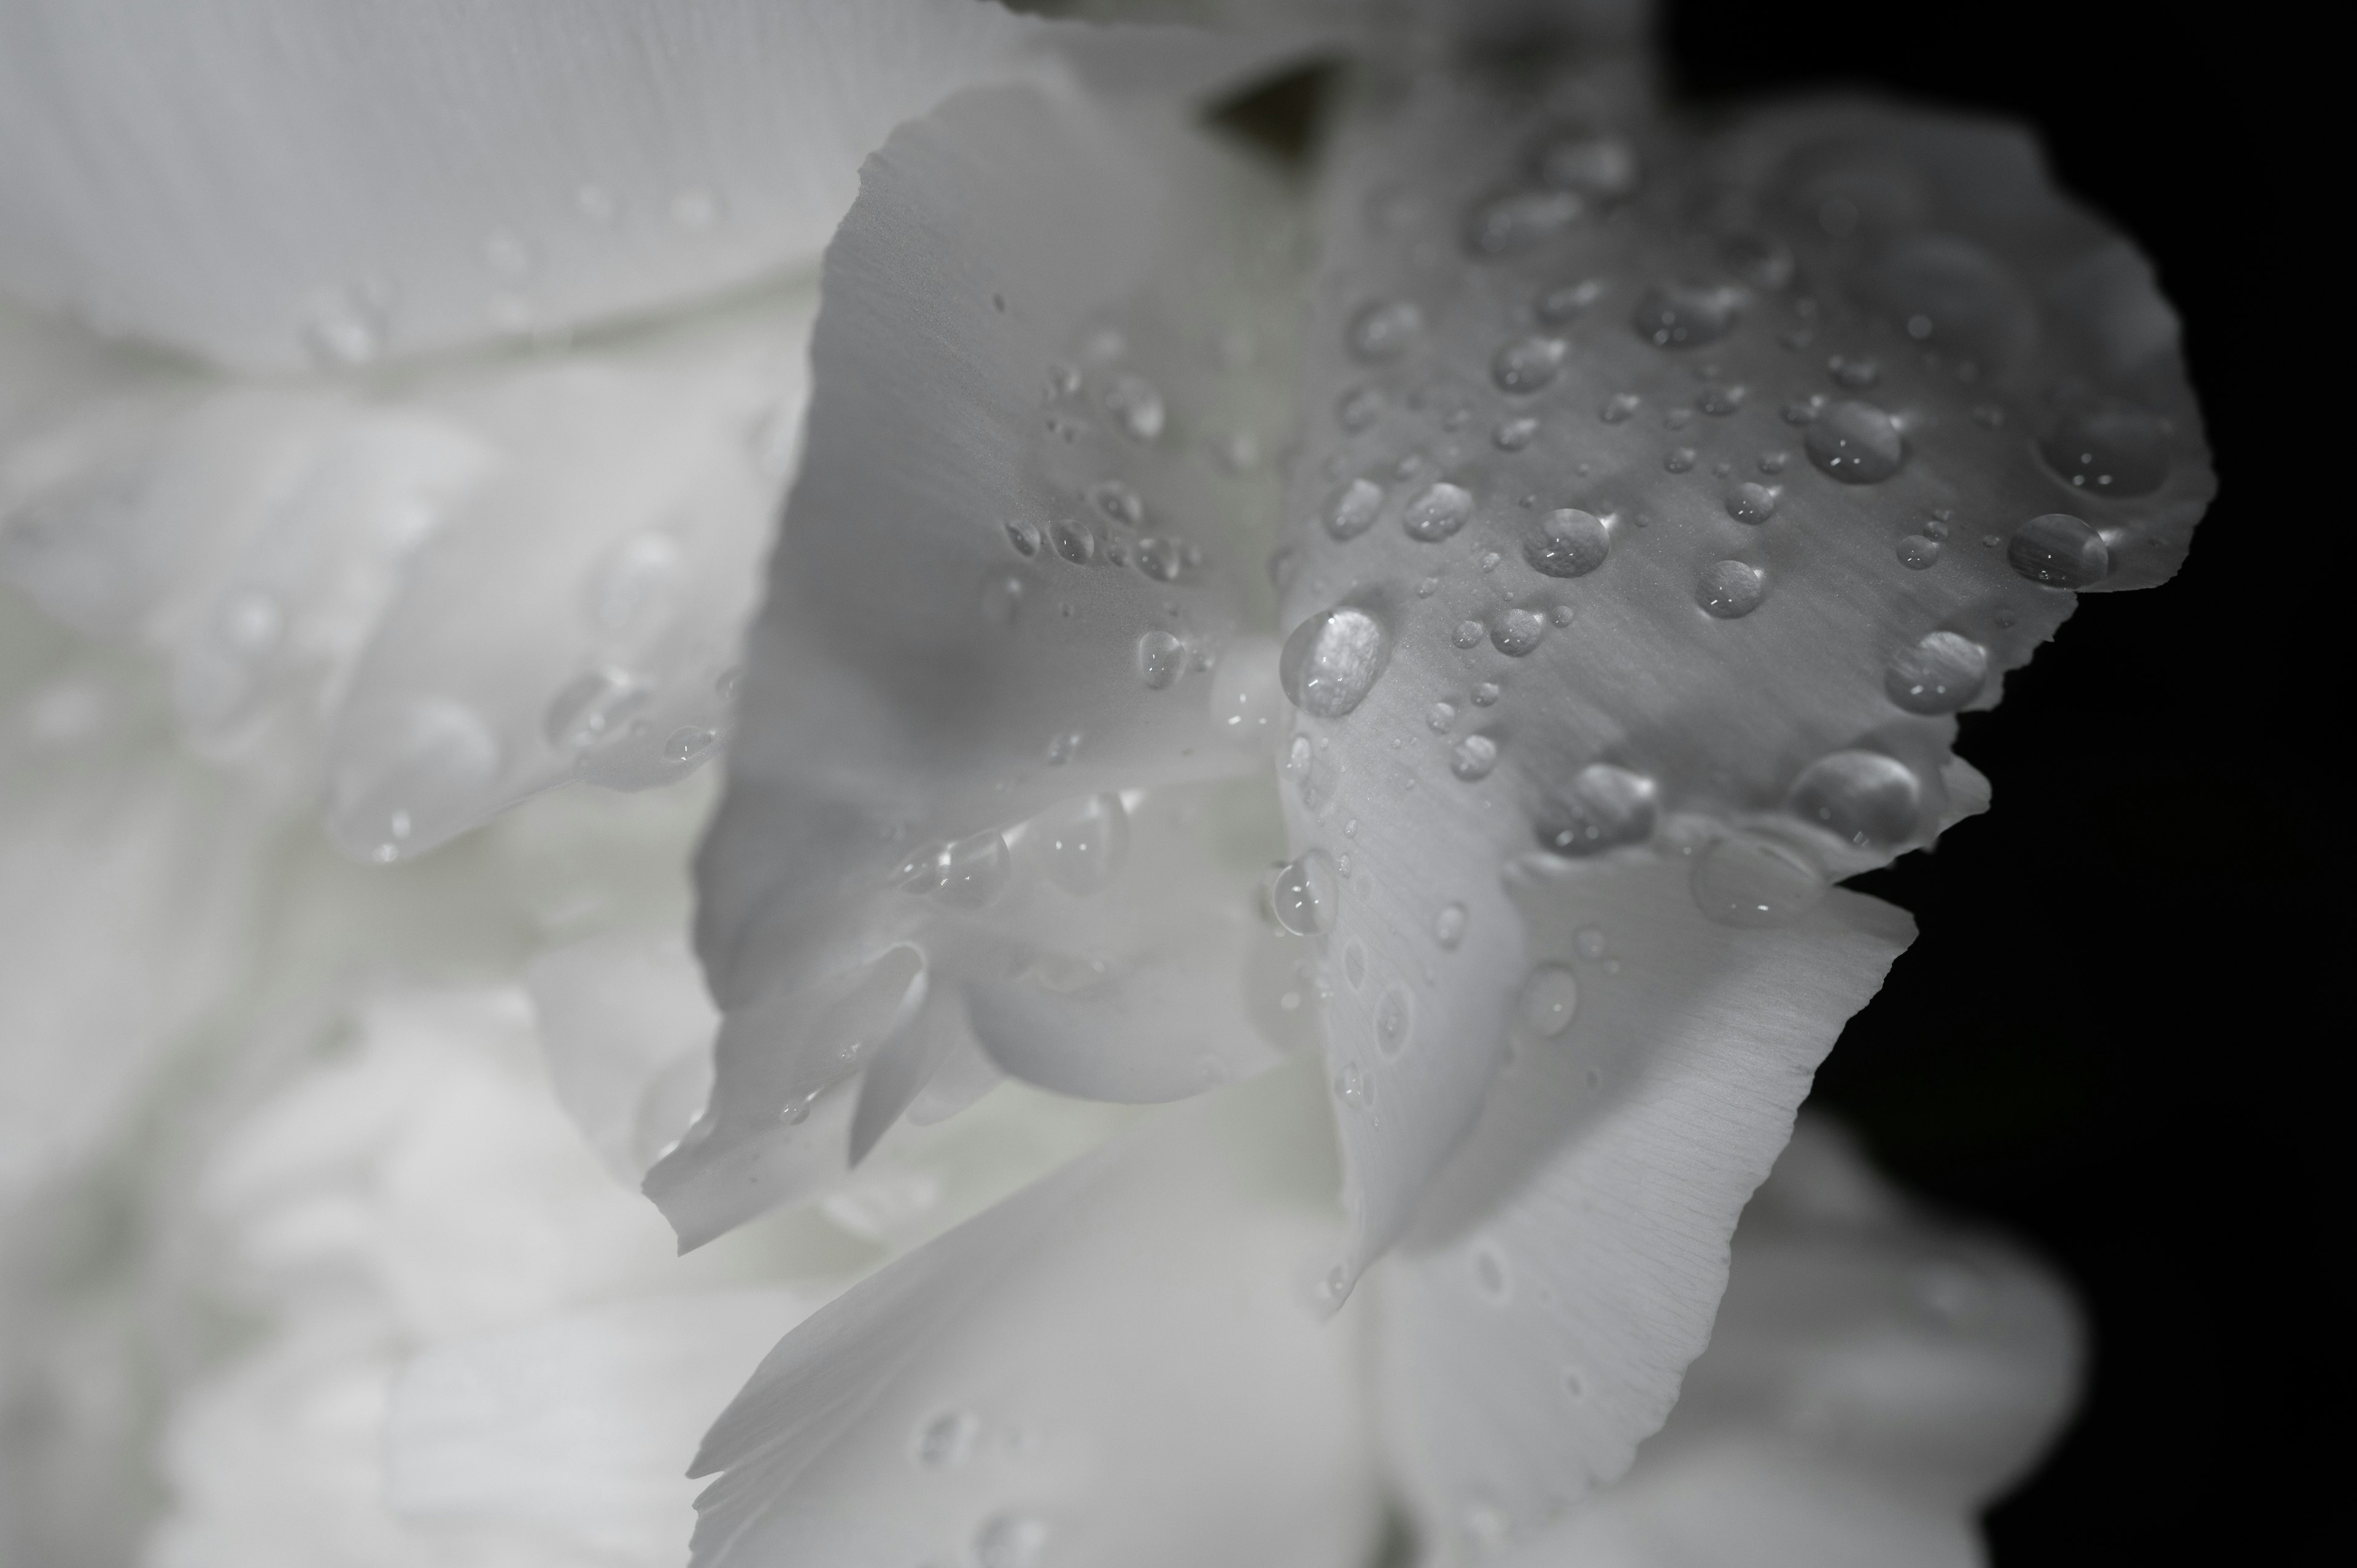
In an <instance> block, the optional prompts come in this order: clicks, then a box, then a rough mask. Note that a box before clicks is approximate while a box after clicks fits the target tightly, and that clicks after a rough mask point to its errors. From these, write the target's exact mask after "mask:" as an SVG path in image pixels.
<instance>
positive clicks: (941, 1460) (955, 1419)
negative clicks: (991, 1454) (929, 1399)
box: [917, 1410, 982, 1470]
mask: <svg viewBox="0 0 2357 1568" xmlns="http://www.w3.org/2000/svg"><path fill="white" fill-rule="evenodd" d="M981 1435H982V1422H981V1421H980V1419H978V1418H977V1417H976V1416H974V1414H973V1413H972V1412H968V1411H963V1410H953V1411H950V1412H946V1413H944V1414H942V1415H937V1416H935V1417H933V1419H932V1420H931V1421H929V1422H927V1423H925V1424H924V1426H923V1427H922V1428H921V1429H920V1430H919V1432H918V1433H917V1463H918V1464H920V1465H922V1466H924V1467H925V1468H926V1469H928V1470H948V1469H953V1468H955V1467H956V1466H960V1465H963V1464H964V1463H965V1462H966V1461H967V1460H968V1459H970V1458H972V1457H973V1456H974V1443H975V1440H976V1439H978V1438H979V1437H980V1436H981Z"/></svg>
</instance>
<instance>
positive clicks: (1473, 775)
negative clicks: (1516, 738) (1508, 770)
mask: <svg viewBox="0 0 2357 1568" xmlns="http://www.w3.org/2000/svg"><path fill="white" fill-rule="evenodd" d="M1497 766H1498V743H1497V742H1496V741H1494V740H1492V739H1491V738H1490V737H1489V736H1486V735H1469V736H1465V737H1464V738H1463V739H1462V740H1460V741H1458V743H1457V745H1456V746H1454V747H1453V748H1451V750H1450V751H1449V754H1448V771H1450V772H1451V773H1454V774H1456V775H1457V777H1458V778H1459V779H1464V780H1465V781H1466V782H1467V783H1469V784H1470V783H1474V782H1477V781H1479V780H1480V779H1487V778H1488V777H1490V770H1491V768H1495V767H1497Z"/></svg>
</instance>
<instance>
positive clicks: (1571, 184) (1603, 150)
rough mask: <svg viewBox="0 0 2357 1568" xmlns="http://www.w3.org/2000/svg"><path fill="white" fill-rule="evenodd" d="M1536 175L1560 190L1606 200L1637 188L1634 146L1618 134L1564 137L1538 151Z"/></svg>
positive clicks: (1626, 193) (1635, 150)
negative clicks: (1537, 170)
mask: <svg viewBox="0 0 2357 1568" xmlns="http://www.w3.org/2000/svg"><path fill="white" fill-rule="evenodd" d="M1538 164H1539V177H1540V178H1541V179H1543V180H1544V181H1545V182H1546V183H1547V184H1549V185H1551V186H1555V188H1558V189H1562V190H1576V191H1577V192H1579V194H1581V195H1582V196H1587V197H1592V198H1596V199H1603V200H1609V199H1612V198H1614V197H1620V196H1626V195H1628V194H1629V193H1630V192H1631V191H1632V190H1634V189H1636V188H1637V149H1636V148H1634V147H1632V146H1631V145H1629V144H1628V142H1627V141H1626V140H1625V139H1624V138H1622V137H1620V136H1614V135H1609V134H1608V135H1598V136H1565V137H1562V138H1560V139H1558V140H1556V141H1553V142H1550V143H1548V144H1547V145H1546V146H1545V148H1544V150H1543V151H1541V152H1540V154H1539V160H1538Z"/></svg>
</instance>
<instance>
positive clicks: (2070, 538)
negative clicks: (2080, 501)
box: [2005, 511, 2112, 588]
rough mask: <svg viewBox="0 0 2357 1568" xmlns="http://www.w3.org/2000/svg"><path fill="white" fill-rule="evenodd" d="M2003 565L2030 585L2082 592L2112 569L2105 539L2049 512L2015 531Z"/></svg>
mask: <svg viewBox="0 0 2357 1568" xmlns="http://www.w3.org/2000/svg"><path fill="white" fill-rule="evenodd" d="M2005 559H2006V564H2008V565H2010V566H2011V567H2012V568H2013V569H2014V570H2015V571H2017V572H2018V573H2020V574H2021V575H2023V576H2025V577H2027V578H2029V580H2030V581H2031V582H2033V583H2044V584H2047V585H2050V586H2051V587H2057V588H2083V587H2085V586H2086V585H2088V584H2090V583H2099V582H2101V581H2103V579H2104V575H2105V574H2107V573H2109V572H2110V571H2111V569H2112V553H2111V550H2110V549H2109V547H2107V546H2106V545H2105V544H2104V536H2103V535H2102V534H2100V533H2097V532H2095V531H2094V530H2093V529H2092V528H2090V527H2088V526H2087V525H2086V524H2085V523H2083V522H2082V521H2079V520H2078V519H2077V518H2075V517H2072V516H2071V515H2070V514H2069V513H2067V512H2059V511H2050V512H2048V513H2047V514H2046V515H2045V516H2043V517H2033V518H2031V519H2030V520H2029V521H2028V522H2025V523H2023V524H2022V525H2021V526H2020V527H2019V528H2018V529H2016V530H2014V532H2013V538H2012V540H2011V542H2008V543H2007V545H2006V547H2005Z"/></svg>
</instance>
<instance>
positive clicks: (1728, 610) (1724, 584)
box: [1695, 561, 1767, 620]
mask: <svg viewBox="0 0 2357 1568" xmlns="http://www.w3.org/2000/svg"><path fill="white" fill-rule="evenodd" d="M1766 595H1767V585H1766V582H1765V581H1764V580H1763V579H1762V578H1761V576H1760V570H1759V568H1758V567H1756V566H1749V565H1746V564H1744V563H1742V562H1740V561H1715V562H1713V563H1712V564H1710V565H1709V566H1708V567H1706V569H1705V570H1704V572H1703V575H1702V580H1701V581H1700V582H1698V583H1696V584H1695V603H1696V604H1698V605H1700V606H1701V607H1703V608H1704V609H1705V610H1706V611H1708V612H1709V613H1710V614H1711V615H1712V616H1714V617H1715V618H1717V619H1719V620H1740V619H1741V618H1743V617H1745V616H1748V615H1749V614H1750V613H1751V612H1752V611H1753V610H1756V609H1758V608H1759V607H1760V600H1761V599H1762V598H1763V597H1765V596H1766Z"/></svg>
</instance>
